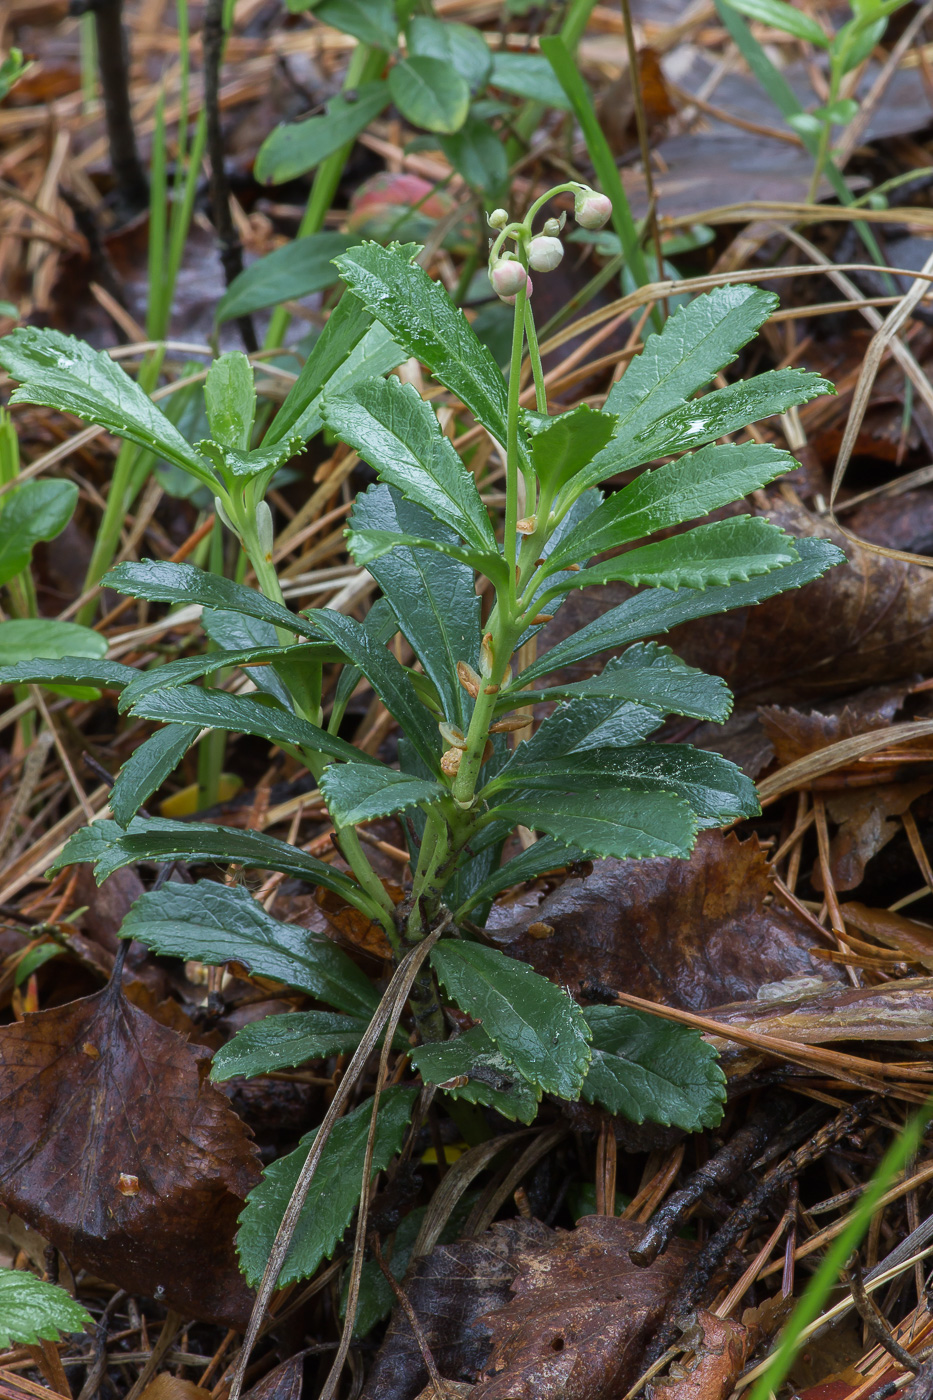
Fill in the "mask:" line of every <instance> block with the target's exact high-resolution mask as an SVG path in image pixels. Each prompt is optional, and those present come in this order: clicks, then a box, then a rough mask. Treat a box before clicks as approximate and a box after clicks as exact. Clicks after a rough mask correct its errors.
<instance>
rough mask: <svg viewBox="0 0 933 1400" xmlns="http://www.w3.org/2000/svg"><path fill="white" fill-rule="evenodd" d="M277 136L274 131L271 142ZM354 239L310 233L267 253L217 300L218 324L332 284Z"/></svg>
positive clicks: (289, 128)
mask: <svg viewBox="0 0 933 1400" xmlns="http://www.w3.org/2000/svg"><path fill="white" fill-rule="evenodd" d="M380 86H381V85H380ZM337 100H338V101H339V100H340V99H337ZM326 120H327V118H326V117H323V118H322V117H312V118H311V121H310V122H308V123H307V125H308V126H310V125H311V124H312V123H313V122H315V121H326ZM282 130H285V131H296V130H298V131H300V130H301V126H299V127H285V128H282V127H280V128H279V131H282ZM275 135H276V133H275V132H273V134H272V136H271V137H269V141H271V140H273V138H274V137H275ZM268 144H269V142H268V141H267V142H266V145H268ZM263 149H265V147H263ZM354 241H355V240H354V239H353V238H352V237H350V236H349V235H348V234H345V233H309V234H306V235H305V237H304V238H296V239H294V240H293V241H292V242H291V243H286V244H284V246H283V247H281V248H276V249H275V251H274V252H272V253H266V255H265V257H262V258H259V259H258V260H257V261H256V262H254V263H250V265H249V267H247V268H245V269H244V271H243V272H241V273H240V274H239V276H237V277H234V279H233V281H232V282H231V283H230V286H229V287H228V288H227V290H226V291H225V292H224V294H223V296H222V297H221V298H220V301H219V302H218V303H217V310H216V311H215V313H214V319H215V321H216V323H217V324H218V325H221V324H222V323H223V322H224V321H231V320H233V318H234V317H236V316H249V315H251V313H252V312H254V311H261V310H262V309H263V308H264V307H266V306H276V305H277V304H278V303H279V302H281V301H293V300H295V299H296V298H297V297H306V296H310V295H311V293H312V292H321V291H323V290H324V289H325V288H326V287H332V286H333V285H334V283H335V282H336V281H337V280H338V274H337V269H336V268H335V267H334V263H333V259H334V258H335V257H336V256H337V254H338V253H343V252H345V251H346V249H347V248H350V247H352V245H353V243H354Z"/></svg>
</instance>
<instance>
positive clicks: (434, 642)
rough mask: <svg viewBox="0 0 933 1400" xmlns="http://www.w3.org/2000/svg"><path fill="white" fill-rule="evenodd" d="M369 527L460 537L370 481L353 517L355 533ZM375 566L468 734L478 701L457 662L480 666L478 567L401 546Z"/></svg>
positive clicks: (449, 715) (447, 713)
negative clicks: (469, 693)
mask: <svg viewBox="0 0 933 1400" xmlns="http://www.w3.org/2000/svg"><path fill="white" fill-rule="evenodd" d="M369 528H375V529H378V530H380V531H383V532H384V531H385V530H389V531H391V532H392V533H393V534H397V535H398V536H399V537H401V536H403V535H407V536H409V537H414V538H421V539H425V538H430V539H433V540H435V541H436V542H438V543H445V544H449V545H455V544H456V541H457V536H456V535H455V534H454V532H453V531H452V530H449V529H448V528H447V527H446V526H445V525H443V524H441V523H440V522H439V521H437V520H435V518H434V517H433V516H432V515H430V514H429V513H428V511H426V510H423V509H422V508H421V507H420V506H417V505H414V504H413V503H412V502H411V501H406V500H405V499H404V497H402V496H401V495H400V494H399V493H398V492H397V491H395V490H394V489H393V488H392V487H391V486H383V485H379V486H371V487H370V488H369V490H368V491H366V492H365V493H364V494H363V495H361V496H357V498H356V504H355V505H354V507H353V514H352V515H351V517H350V531H351V534H352V533H353V532H356V531H359V530H363V531H365V530H367V529H369ZM369 569H370V572H371V573H372V575H373V577H374V578H375V580H376V582H377V583H378V584H379V587H380V588H381V589H382V591H383V593H384V594H385V595H386V598H387V599H388V601H389V604H390V606H391V608H392V611H393V613H394V615H395V618H396V620H397V623H398V628H399V630H400V631H401V632H402V634H403V635H404V636H405V637H406V638H407V639H408V641H409V642H410V643H411V646H412V649H413V650H414V653H415V655H416V656H417V657H418V659H419V661H420V662H421V664H422V666H423V667H424V670H425V673H426V675H428V676H429V677H430V679H431V680H432V681H433V682H434V685H435V686H436V688H437V692H438V694H439V695H440V697H441V701H442V704H443V709H444V717H445V719H446V720H447V721H448V722H449V723H450V724H456V725H459V726H460V728H461V729H462V730H463V732H464V733H466V727H465V726H466V724H467V722H468V720H469V715H470V712H471V710H472V707H471V706H470V705H469V704H468V702H467V694H466V691H465V690H464V689H463V687H462V686H461V685H460V684H459V682H458V681H457V662H458V661H465V662H466V663H467V664H468V665H469V666H472V667H473V668H474V669H475V668H476V666H477V664H478V658H479V648H480V638H481V629H480V607H481V604H480V600H479V597H478V595H477V592H476V587H475V580H474V575H473V569H472V568H471V567H470V566H469V565H468V564H465V563H463V562H460V561H458V560H454V559H450V558H447V557H445V556H444V555H439V556H438V555H431V554H427V553H426V552H425V551H424V550H422V549H408V548H405V547H404V546H403V545H401V544H396V547H395V548H394V549H392V550H391V551H389V552H388V553H387V554H385V555H381V556H380V557H379V558H378V559H372V560H371V561H370V564H369ZM413 599H417V600H418V606H417V607H413V606H412V600H413Z"/></svg>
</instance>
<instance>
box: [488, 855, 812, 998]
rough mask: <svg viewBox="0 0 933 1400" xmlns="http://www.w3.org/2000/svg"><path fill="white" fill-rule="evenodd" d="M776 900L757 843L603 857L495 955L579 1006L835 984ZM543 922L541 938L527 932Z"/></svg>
mask: <svg viewBox="0 0 933 1400" xmlns="http://www.w3.org/2000/svg"><path fill="white" fill-rule="evenodd" d="M771 892H772V886H771V883H770V879H769V870H768V863H767V859H766V857H765V853H764V851H763V850H762V848H761V846H760V845H759V843H758V839H757V837H754V836H752V837H750V838H749V839H748V840H747V841H740V840H739V839H738V837H737V836H735V835H734V834H729V835H724V834H723V833H722V832H720V831H707V832H702V833H701V834H700V838H699V840H698V841H697V845H696V849H695V850H694V852H693V855H692V856H691V857H690V859H689V860H686V861H684V860H644V861H633V860H632V861H628V860H600V861H595V862H594V864H593V873H592V875H590V876H589V877H588V878H587V879H586V880H579V879H573V880H567V881H565V882H564V884H563V885H561V886H560V888H559V889H557V890H555V891H554V893H553V894H551V895H548V896H546V898H545V899H544V900H542V902H541V903H540V904H539V905H538V906H537V908H535V909H533V910H530V911H526V912H525V914H524V915H523V917H522V919H521V921H520V922H517V923H513V924H512V925H510V926H508V927H498V928H497V927H494V926H492V925H490V928H489V933H490V936H491V937H492V939H493V940H494V942H495V943H496V944H497V946H499V947H501V948H503V949H505V950H506V951H508V952H509V953H511V954H512V955H513V956H514V957H518V958H521V959H522V960H523V961H524V962H528V963H531V965H532V967H534V968H535V970H536V971H538V972H541V973H543V974H544V976H546V977H550V978H552V979H553V980H554V981H556V982H560V983H561V984H562V985H564V986H567V987H569V988H570V990H571V992H572V993H573V994H574V996H578V997H580V999H581V1000H583V1001H594V1000H599V999H600V998H601V997H604V996H605V995H611V994H612V992H614V991H625V992H631V993H633V994H634V995H635V996H640V997H646V998H648V999H649V1000H651V1001H664V1002H667V1003H668V1005H670V1006H676V1007H681V1008H684V1009H686V1010H689V1011H702V1010H705V1009H706V1008H707V1007H711V1006H716V1005H720V1004H722V1003H723V1002H731V1001H746V1000H751V999H752V998H754V997H755V996H756V994H757V992H758V988H759V987H760V986H762V984H763V983H770V982H780V981H782V980H783V979H785V978H787V977H817V978H820V979H822V980H824V981H826V982H836V981H837V980H838V978H839V974H838V973H837V971H836V969H834V968H831V967H828V966H827V965H826V964H825V963H821V962H820V961H819V960H818V959H816V958H814V957H812V956H811V954H810V951H809V950H810V948H811V947H812V946H813V942H814V935H813V932H812V930H811V929H810V927H809V925H808V924H806V923H805V922H804V921H803V920H802V919H801V918H800V917H799V916H798V915H797V914H795V913H793V912H792V911H790V910H786V909H784V908H783V907H782V906H780V905H778V904H776V903H771V904H767V903H766V902H765V900H766V896H768V895H770V894H771ZM536 924H545V925H547V926H548V927H550V928H553V930H554V932H553V934H551V935H550V936H549V937H547V938H540V937H536V936H535V935H534V934H533V933H532V932H530V931H529V930H530V929H531V928H533V927H534V925H536Z"/></svg>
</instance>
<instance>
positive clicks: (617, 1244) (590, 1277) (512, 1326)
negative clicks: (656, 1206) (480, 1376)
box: [475, 1215, 693, 1400]
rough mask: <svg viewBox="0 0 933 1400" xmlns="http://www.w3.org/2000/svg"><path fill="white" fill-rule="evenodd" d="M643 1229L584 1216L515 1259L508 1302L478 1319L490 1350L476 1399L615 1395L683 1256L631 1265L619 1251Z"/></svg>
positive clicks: (566, 1399) (674, 1253)
mask: <svg viewBox="0 0 933 1400" xmlns="http://www.w3.org/2000/svg"><path fill="white" fill-rule="evenodd" d="M643 1233H644V1227H643V1226H641V1225H636V1224H635V1223H634V1222H632V1221H628V1220H619V1219H616V1218H613V1217H611V1216H605V1215H590V1216H586V1217H584V1219H582V1220H580V1221H579V1222H578V1224H577V1227H576V1229H575V1230H567V1231H564V1230H560V1231H558V1232H557V1234H556V1237H555V1239H554V1240H553V1241H552V1242H551V1243H550V1245H549V1246H547V1247H546V1248H543V1249H542V1248H538V1249H535V1250H532V1251H530V1252H529V1253H527V1254H525V1255H523V1256H522V1258H521V1259H520V1261H519V1268H518V1273H517V1274H516V1277H515V1281H514V1283H513V1284H512V1293H513V1295H514V1296H513V1298H512V1299H511V1301H510V1302H508V1303H507V1304H506V1306H505V1307H504V1308H500V1309H499V1311H498V1312H496V1313H494V1314H491V1315H490V1316H489V1318H488V1319H487V1321H488V1322H489V1324H490V1326H491V1328H492V1336H493V1348H492V1352H491V1354H490V1357H489V1360H488V1362H487V1363H486V1368H485V1371H486V1378H485V1382H484V1383H481V1384H480V1385H479V1386H478V1388H477V1390H476V1392H475V1396H476V1400H525V1397H527V1400H610V1397H616V1396H621V1395H623V1394H624V1393H625V1391H626V1389H627V1387H628V1386H630V1385H631V1384H632V1382H633V1381H634V1380H635V1379H636V1378H637V1376H638V1374H639V1371H640V1369H641V1365H642V1358H643V1355H644V1347H645V1344H646V1342H647V1341H648V1339H649V1337H650V1336H651V1333H652V1332H653V1330H654V1328H655V1326H656V1325H657V1323H658V1321H659V1320H660V1317H661V1315H662V1313H663V1312H664V1309H665V1307H666V1306H667V1304H668V1303H669V1301H670V1299H671V1297H672V1296H673V1294H674V1293H675V1292H676V1289H677V1286H678V1284H679V1283H680V1281H681V1279H682V1276H683V1272H684V1269H685V1268H686V1267H687V1266H688V1264H689V1262H690V1259H691V1258H692V1255H693V1247H692V1246H690V1245H687V1244H685V1243H683V1242H682V1241H679V1240H678V1241H675V1242H674V1243H673V1244H672V1245H670V1246H669V1248H668V1249H667V1251H666V1252H665V1253H664V1254H663V1255H661V1256H660V1258H659V1259H657V1260H656V1262H655V1263H654V1264H652V1265H651V1267H650V1268H648V1269H639V1268H637V1267H636V1266H635V1265H634V1264H633V1263H632V1262H631V1260H630V1258H629V1253H628V1252H629V1249H631V1248H632V1247H633V1246H634V1245H635V1244H637V1243H638V1241H639V1239H640V1238H641V1236H642V1234H643Z"/></svg>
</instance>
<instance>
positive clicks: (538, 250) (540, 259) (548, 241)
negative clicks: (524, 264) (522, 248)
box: [528, 234, 564, 272]
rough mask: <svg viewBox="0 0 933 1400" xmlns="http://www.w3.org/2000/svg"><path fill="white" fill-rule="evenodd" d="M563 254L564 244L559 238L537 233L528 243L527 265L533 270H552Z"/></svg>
mask: <svg viewBox="0 0 933 1400" xmlns="http://www.w3.org/2000/svg"><path fill="white" fill-rule="evenodd" d="M563 256H564V245H563V243H561V241H560V239H559V238H549V237H548V236H547V234H539V235H538V237H537V238H533V239H532V240H531V242H530V243H529V244H528V265H529V267H532V268H534V270H535V272H553V271H554V268H555V267H556V266H557V264H558V263H559V262H560V260H561V258H562V257H563Z"/></svg>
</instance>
